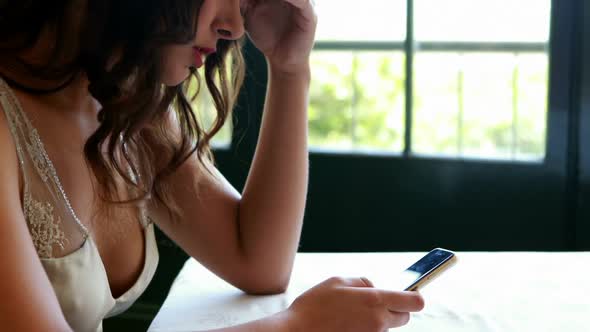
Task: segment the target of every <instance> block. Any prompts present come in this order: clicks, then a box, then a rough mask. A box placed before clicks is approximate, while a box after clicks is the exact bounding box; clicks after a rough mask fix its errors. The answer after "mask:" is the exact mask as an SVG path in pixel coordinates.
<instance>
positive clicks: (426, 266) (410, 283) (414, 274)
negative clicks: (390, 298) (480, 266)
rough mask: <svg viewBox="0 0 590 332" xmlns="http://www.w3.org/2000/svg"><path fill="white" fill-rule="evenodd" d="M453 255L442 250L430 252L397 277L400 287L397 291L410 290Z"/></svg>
mask: <svg viewBox="0 0 590 332" xmlns="http://www.w3.org/2000/svg"><path fill="white" fill-rule="evenodd" d="M454 255H455V254H454V253H453V252H451V251H447V250H443V249H434V250H432V251H431V252H429V253H428V254H426V255H425V256H424V257H422V258H421V259H420V260H418V261H417V262H416V263H414V264H413V265H412V266H410V267H409V268H407V269H406V270H405V271H403V272H402V273H401V275H400V276H399V282H400V285H401V287H400V288H399V289H403V290H410V289H412V288H413V287H414V285H416V284H417V283H418V282H420V281H421V280H422V279H423V278H425V277H427V276H428V275H429V274H430V273H432V272H433V271H435V270H436V269H437V268H438V267H440V266H441V265H443V264H444V263H445V262H447V261H448V260H449V259H451V258H453V256H454ZM396 282H397V281H396Z"/></svg>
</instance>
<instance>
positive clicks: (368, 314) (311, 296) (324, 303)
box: [287, 278, 424, 332]
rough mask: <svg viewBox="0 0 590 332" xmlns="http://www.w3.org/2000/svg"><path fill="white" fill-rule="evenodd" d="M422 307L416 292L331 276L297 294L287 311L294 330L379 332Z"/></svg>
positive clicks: (394, 325) (405, 320) (359, 279)
mask: <svg viewBox="0 0 590 332" xmlns="http://www.w3.org/2000/svg"><path fill="white" fill-rule="evenodd" d="M423 308H424V300H423V299H422V296H420V294H418V293H416V292H394V291H386V290H379V289H375V288H373V285H372V284H371V282H370V281H368V280H367V279H364V278H354V279H342V278H331V279H328V280H326V281H324V282H322V283H321V284H319V285H317V286H315V287H313V288H312V289H310V290H308V291H307V292H306V293H304V294H303V295H301V296H300V297H298V298H297V299H296V300H295V301H294V302H293V304H292V305H291V307H289V309H287V315H288V316H289V320H290V322H291V326H292V330H293V331H297V332H298V331H306V332H315V331H318V332H320V331H322V332H332V331H339V332H361V331H362V332H383V331H386V330H387V329H389V328H393V327H400V326H403V325H405V324H406V323H407V322H408V320H409V319H410V314H409V313H410V312H416V311H420V310H422V309H423Z"/></svg>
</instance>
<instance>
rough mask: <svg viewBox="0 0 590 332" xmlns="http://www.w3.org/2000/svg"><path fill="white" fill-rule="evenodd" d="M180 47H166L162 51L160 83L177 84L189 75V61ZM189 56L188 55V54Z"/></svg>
mask: <svg viewBox="0 0 590 332" xmlns="http://www.w3.org/2000/svg"><path fill="white" fill-rule="evenodd" d="M182 51H184V50H183V49H182V48H180V47H174V46H171V47H168V48H166V49H165V50H164V52H162V67H161V68H162V83H163V84H165V85H167V86H177V85H179V84H180V83H182V82H183V81H185V80H186V79H187V78H188V77H189V75H190V66H191V65H190V63H189V62H190V61H187V59H186V58H187V57H186V54H184V53H185V52H182ZM189 58H190V56H189Z"/></svg>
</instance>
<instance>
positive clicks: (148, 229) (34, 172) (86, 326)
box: [0, 78, 158, 332]
mask: <svg viewBox="0 0 590 332" xmlns="http://www.w3.org/2000/svg"><path fill="white" fill-rule="evenodd" d="M0 105H1V106H2V107H1V108H2V109H4V112H5V114H6V118H7V119H8V125H9V127H10V132H11V134H12V136H13V139H14V142H15V145H16V150H17V154H18V160H19V163H20V171H21V172H22V177H23V179H24V188H23V197H22V202H23V211H24V215H25V219H26V222H27V224H28V227H29V231H30V233H31V237H32V239H33V242H34V245H35V248H36V249H37V253H38V255H39V258H40V259H41V262H42V264H43V267H44V268H45V272H46V273H47V276H48V277H49V280H50V281H51V284H52V285H53V288H54V290H55V293H56V294H57V298H58V300H59V304H60V306H61V310H62V311H63V313H64V315H65V317H66V320H67V321H68V323H69V324H70V326H71V327H72V328H73V329H74V331H92V332H94V331H102V320H103V319H104V318H107V317H110V316H114V315H117V314H120V313H121V312H123V311H125V310H126V309H128V308H129V307H130V306H131V305H132V304H133V302H134V301H135V300H137V298H138V297H139V296H140V295H141V294H142V293H143V291H144V290H145V289H146V288H147V286H148V284H149V282H150V281H151V279H152V278H153V276H154V273H155V271H156V267H157V265H158V249H157V246H156V241H155V237H154V226H153V223H152V222H151V220H150V219H149V217H148V216H147V214H146V213H145V211H142V214H141V216H142V218H141V219H142V220H141V222H142V224H143V228H144V239H145V256H144V257H145V262H144V266H143V270H142V272H141V274H140V276H139V278H138V280H137V281H136V282H135V283H134V285H133V286H132V287H131V288H130V289H129V290H127V291H126V292H125V293H124V294H123V295H121V296H120V297H118V298H113V296H112V294H111V290H110V287H109V282H108V279H107V274H106V270H105V268H104V265H103V262H102V260H101V257H100V255H99V251H98V249H97V247H96V244H95V243H94V241H93V239H92V236H90V235H89V232H88V230H87V229H86V227H85V226H84V225H83V224H82V223H81V222H80V220H79V219H78V217H77V216H76V213H75V212H74V210H73V209H72V206H71V205H70V202H69V200H68V198H67V196H66V193H65V192H64V190H63V188H62V186H61V184H60V181H59V178H58V176H57V173H56V171H55V168H54V167H53V164H52V162H51V160H50V159H49V157H48V155H47V152H46V151H45V148H44V147H43V143H42V142H41V139H40V137H39V135H38V133H37V131H36V130H35V128H34V127H33V125H32V124H31V122H30V121H29V119H28V118H27V116H26V114H25V112H24V111H23V110H22V107H21V106H20V103H19V101H18V100H17V98H16V96H15V95H14V94H13V93H12V91H11V90H10V88H9V87H8V85H7V84H6V83H5V82H4V81H3V80H2V79H1V78H0Z"/></svg>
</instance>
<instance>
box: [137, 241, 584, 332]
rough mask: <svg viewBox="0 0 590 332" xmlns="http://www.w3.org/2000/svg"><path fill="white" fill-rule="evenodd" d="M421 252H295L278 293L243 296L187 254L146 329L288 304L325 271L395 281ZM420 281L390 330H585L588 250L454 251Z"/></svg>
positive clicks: (219, 322) (198, 327)
mask: <svg viewBox="0 0 590 332" xmlns="http://www.w3.org/2000/svg"><path fill="white" fill-rule="evenodd" d="M422 255H423V253H368V254H367V253H346V254H328V253H321V254H298V255H297V258H296V260H295V266H294V270H293V275H292V278H291V284H290V286H289V289H288V290H287V292H286V293H284V294H280V295H273V296H248V295H245V294H243V293H242V292H241V291H239V290H237V289H236V288H233V287H232V286H230V285H229V284H227V283H225V282H224V281H222V280H221V279H219V278H217V277H216V276H215V275H213V274H212V273H211V272H209V271H208V270H206V269H205V268H203V267H202V266H201V265H200V264H199V263H197V262H196V261H195V260H193V259H189V260H188V261H187V262H186V264H185V265H184V267H183V268H182V270H181V272H180V274H179V275H178V277H177V278H176V280H175V281H174V284H173V285H172V288H171V290H170V293H169V295H168V297H167V299H166V301H165V302H164V304H163V306H162V308H161V309H160V312H159V313H158V315H157V316H156V318H155V319H154V321H153V322H152V324H151V326H150V328H149V330H148V331H150V332H172V331H174V332H181V331H202V330H207V329H212V328H219V327H226V326H231V325H235V324H238V323H243V322H246V321H250V320H255V319H258V318H261V317H264V316H267V315H270V314H273V313H275V312H278V311H280V310H282V309H285V308H286V307H288V305H289V304H290V303H291V302H292V301H293V300H294V299H295V298H296V297H297V296H298V295H299V294H301V293H302V292H304V291H305V290H306V289H308V288H310V287H311V286H313V285H315V284H317V283H319V282H321V281H323V280H324V279H326V278H328V277H330V276H344V277H359V276H366V277H368V278H369V279H371V280H372V281H373V282H374V283H375V285H376V286H377V287H379V288H385V289H390V288H396V287H398V286H397V285H396V284H395V280H394V279H395V275H396V273H399V271H401V270H403V269H405V268H406V267H408V266H409V265H410V264H411V263H413V262H414V261H415V260H416V259H418V258H419V257H421V256H422ZM458 257H459V262H458V263H457V264H456V266H455V267H453V268H452V269H451V270H449V271H448V272H447V273H445V274H444V275H442V276H441V277H439V278H438V279H437V280H435V281H434V282H433V283H432V284H430V285H428V286H427V287H426V288H425V289H424V290H423V291H422V294H423V295H424V297H425V299H426V302H427V303H426V308H425V309H424V311H422V312H421V313H417V314H414V315H413V316H412V320H411V321H410V324H409V325H407V326H405V327H403V328H401V329H399V330H396V331H406V332H409V331H423V332H424V331H427V332H430V331H437V332H445V331H477V332H479V331H482V332H487V331H516V332H523V331H531V332H545V331H547V332H548V331H560V332H561V331H563V332H566V331H567V332H589V331H590V253H532V252H527V253H458Z"/></svg>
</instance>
